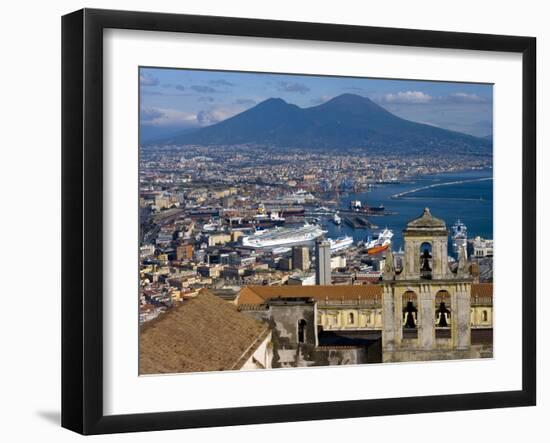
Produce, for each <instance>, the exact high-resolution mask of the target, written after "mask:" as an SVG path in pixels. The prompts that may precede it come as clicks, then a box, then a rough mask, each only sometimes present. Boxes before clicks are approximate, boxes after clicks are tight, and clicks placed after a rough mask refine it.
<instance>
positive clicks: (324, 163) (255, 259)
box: [140, 145, 492, 322]
mask: <svg viewBox="0 0 550 443" xmlns="http://www.w3.org/2000/svg"><path fill="white" fill-rule="evenodd" d="M140 153H141V158H140V238H141V244H140V321H141V322H146V321H148V320H150V319H152V318H155V317H156V316H158V315H159V313H161V312H164V311H166V310H167V309H170V308H171V307H173V306H175V305H177V304H178V303H181V302H182V301H183V300H185V299H186V298H189V297H194V296H196V294H197V293H198V291H199V290H200V289H201V288H209V289H210V290H211V291H212V292H213V293H215V294H217V295H219V296H220V297H222V298H225V299H229V300H231V299H234V298H235V297H236V295H237V293H238V292H239V290H240V289H241V287H243V286H246V285H269V286H272V285H314V284H316V282H317V284H319V283H318V281H319V279H318V276H317V275H316V274H317V271H316V261H317V260H316V256H318V254H316V252H315V249H316V245H315V243H316V242H315V240H322V239H326V240H328V246H329V249H330V276H329V278H328V281H326V282H325V284H333V285H363V284H372V283H377V282H379V281H380V280H381V278H382V270H383V267H384V260H385V254H384V253H378V254H372V253H369V251H368V242H367V236H368V234H370V233H371V231H372V232H373V234H374V235H376V232H375V231H376V230H375V229H374V228H375V227H376V225H375V224H374V223H373V222H372V220H373V219H376V220H378V219H380V217H384V214H385V213H387V212H389V210H391V208H390V209H388V208H383V207H377V206H376V207H371V206H369V201H368V197H367V201H356V202H353V205H349V206H347V207H343V206H342V202H341V199H342V196H345V195H347V194H349V193H353V192H366V193H367V194H366V195H367V196H368V192H369V189H372V188H373V187H377V186H391V185H392V184H395V183H400V182H407V180H411V179H413V178H415V177H418V176H421V175H424V174H437V173H444V172H451V171H456V170H465V169H467V170H475V169H487V168H490V167H491V162H492V159H491V157H487V156H471V155H457V156H453V155H449V156H446V157H438V156H433V157H432V156H426V155H410V156H403V155H399V156H398V155H396V156H391V155H388V154H386V155H370V156H366V155H361V154H360V153H345V154H338V153H335V152H330V151H327V152H319V151H312V150H310V151H306V152H304V151H303V150H291V149H286V150H280V149H279V150H270V149H262V148H261V147H255V146H250V145H240V146H216V147H206V146H185V147H181V146H156V145H152V146H146V147H142V148H141V151H140ZM419 210H421V208H419ZM337 223H338V224H339V223H345V224H347V225H348V226H350V227H353V228H354V229H358V230H361V232H364V234H365V241H358V242H353V241H352V240H351V238H350V237H346V236H344V237H342V238H332V239H330V238H328V237H327V235H326V230H325V229H324V228H323V226H326V225H327V224H337ZM308 225H309V226H312V227H316V228H312V232H313V233H312V234H311V235H313V237H312V238H305V239H302V238H296V239H293V238H290V239H289V240H288V242H286V243H285V242H284V241H281V244H280V246H279V245H278V244H277V243H273V245H272V246H265V245H262V244H261V243H258V244H254V243H253V240H254V239H255V237H254V234H255V235H258V232H263V233H264V236H265V235H266V234H265V233H268V232H269V231H271V232H274V231H275V232H276V231H277V230H280V231H288V232H285V238H287V237H291V236H292V234H293V233H296V234H297V235H299V234H300V233H301V230H303V228H304V226H308ZM369 228H370V229H369ZM268 235H269V234H268ZM278 235H279V236H281V235H283V233H282V232H281V233H280V234H278ZM292 240H295V241H294V242H293V241H292ZM317 243H318V242H317ZM258 245H259V247H258ZM468 246H469V247H468V251H470V255H471V256H473V258H474V259H475V260H478V261H479V262H480V278H481V281H492V272H491V269H492V260H491V259H490V258H489V259H488V258H486V257H487V256H492V250H491V249H492V242H491V241H490V240H486V239H481V238H477V239H472V238H470V239H469V241H468ZM474 247H475V250H474ZM394 254H395V256H396V259H397V260H398V262H399V257H400V254H402V251H394Z"/></svg>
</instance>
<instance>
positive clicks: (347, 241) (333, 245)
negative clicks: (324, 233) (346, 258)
mask: <svg viewBox="0 0 550 443" xmlns="http://www.w3.org/2000/svg"><path fill="white" fill-rule="evenodd" d="M328 242H329V243H330V252H339V251H342V250H343V249H347V248H349V247H350V246H351V245H353V237H350V236H349V235H345V236H344V237H338V238H337V239H336V240H333V239H332V238H329V239H328Z"/></svg>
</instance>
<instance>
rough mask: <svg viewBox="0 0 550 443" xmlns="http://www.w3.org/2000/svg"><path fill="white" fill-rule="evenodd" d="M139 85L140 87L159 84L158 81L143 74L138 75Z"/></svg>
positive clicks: (145, 73)
mask: <svg viewBox="0 0 550 443" xmlns="http://www.w3.org/2000/svg"><path fill="white" fill-rule="evenodd" d="M139 84H140V85H141V86H157V85H158V84H159V79H158V78H156V77H153V76H152V75H151V74H149V73H147V72H144V73H140V74H139Z"/></svg>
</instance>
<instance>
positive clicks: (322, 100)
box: [309, 95, 332, 105]
mask: <svg viewBox="0 0 550 443" xmlns="http://www.w3.org/2000/svg"><path fill="white" fill-rule="evenodd" d="M331 98H332V96H330V95H322V96H321V97H316V98H312V99H311V100H310V101H309V102H310V103H311V104H313V105H321V104H323V103H326V102H328V101H329V100H330V99H331Z"/></svg>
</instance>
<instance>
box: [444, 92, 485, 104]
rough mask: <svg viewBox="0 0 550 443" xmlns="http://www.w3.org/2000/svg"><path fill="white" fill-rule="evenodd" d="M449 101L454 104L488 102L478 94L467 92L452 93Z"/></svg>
mask: <svg viewBox="0 0 550 443" xmlns="http://www.w3.org/2000/svg"><path fill="white" fill-rule="evenodd" d="M448 101H449V102H452V103H486V102H487V100H486V99H485V98H483V97H480V96H479V95H477V94H468V93H467V92H452V93H451V94H449V96H448Z"/></svg>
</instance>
